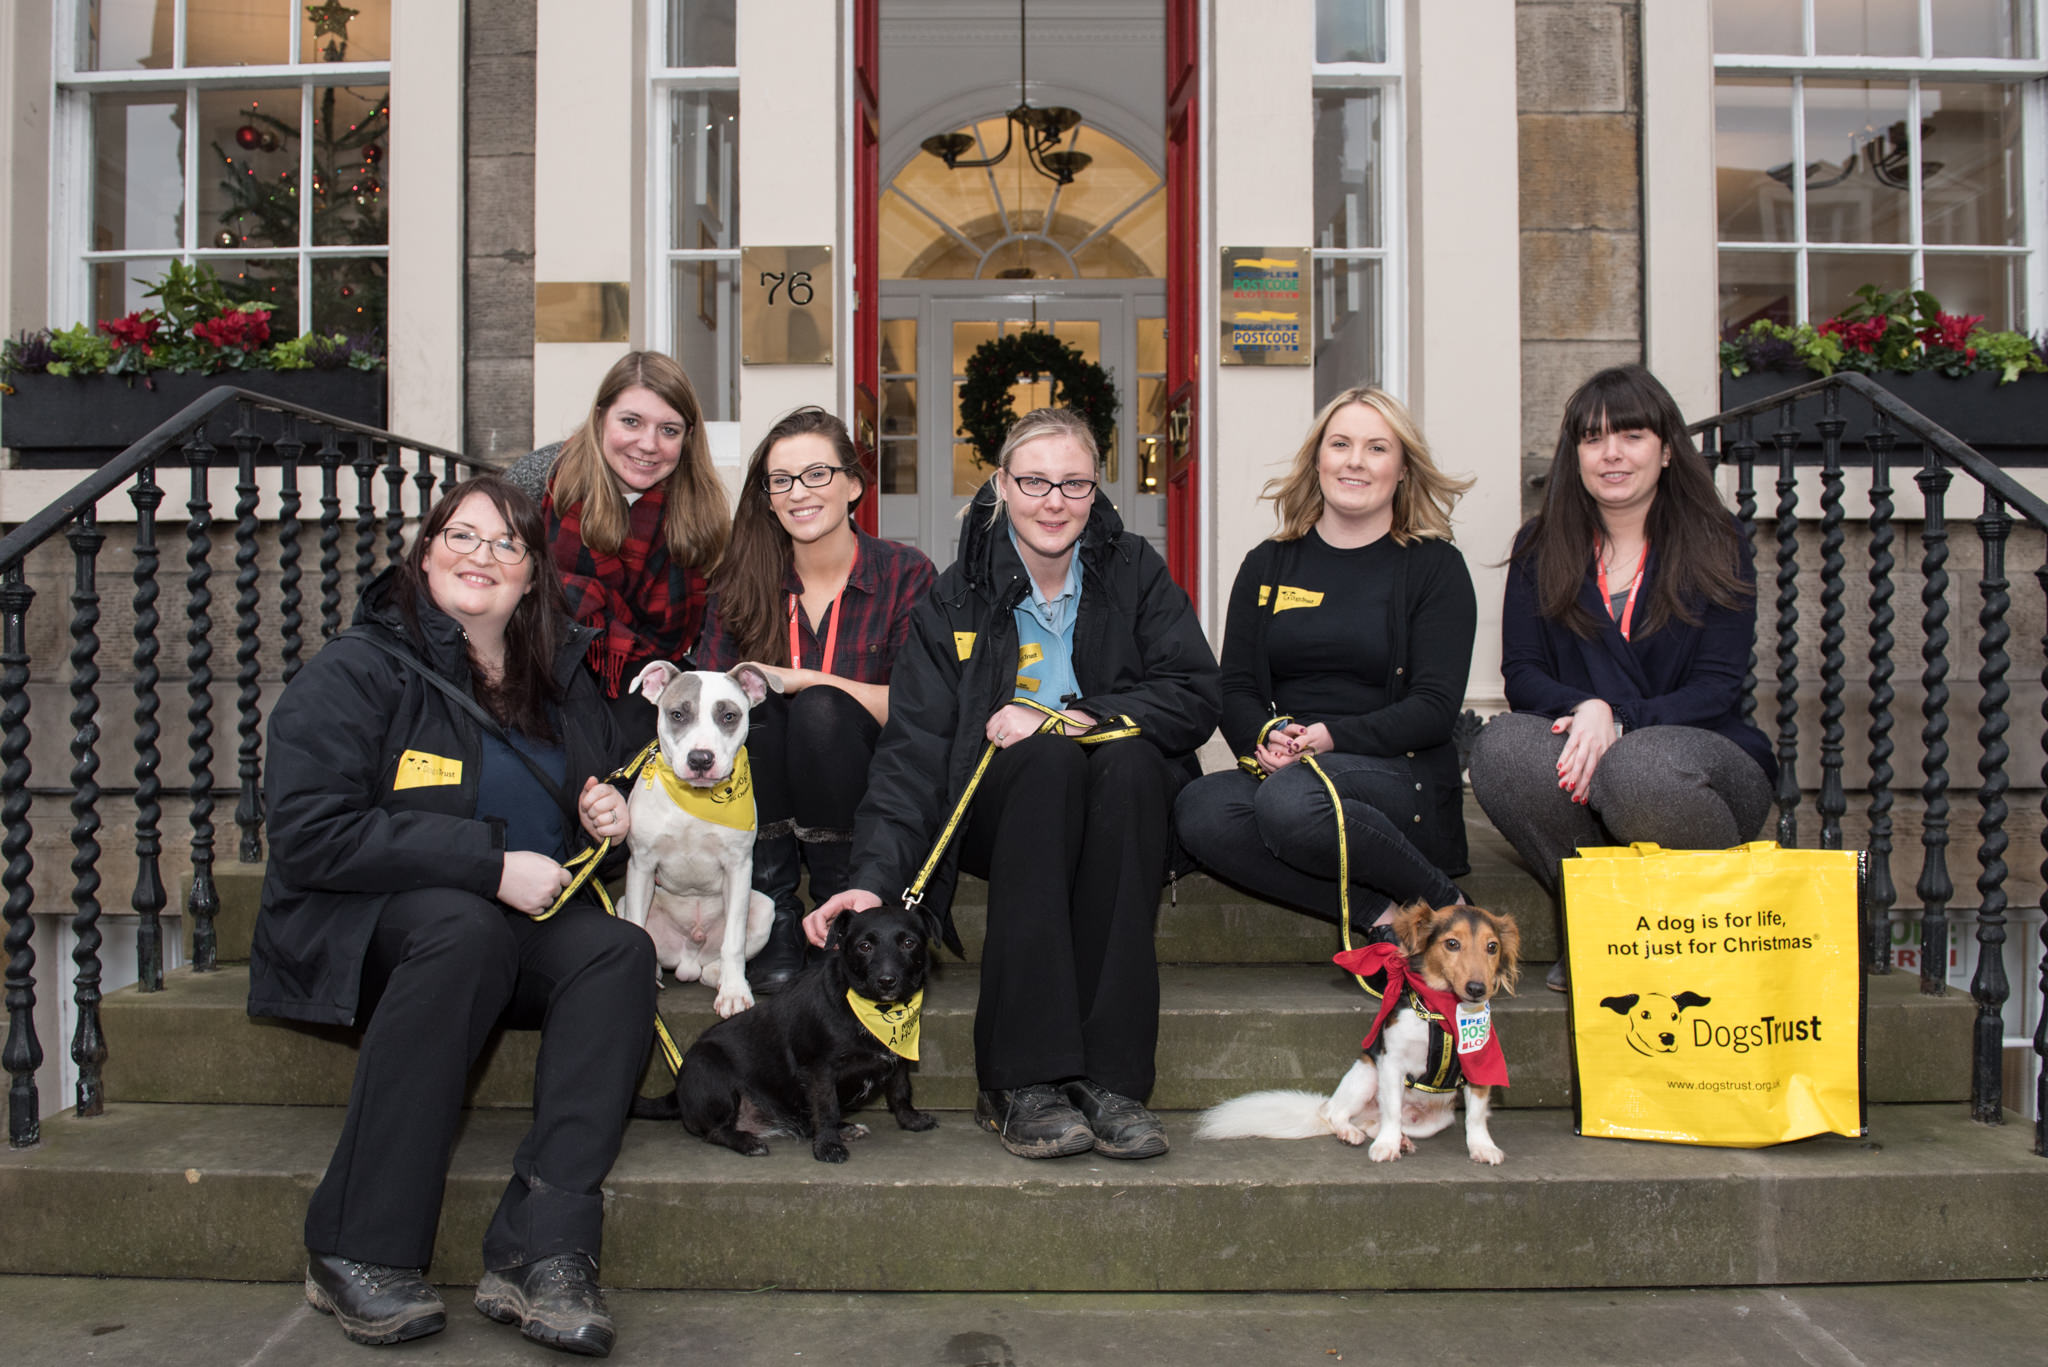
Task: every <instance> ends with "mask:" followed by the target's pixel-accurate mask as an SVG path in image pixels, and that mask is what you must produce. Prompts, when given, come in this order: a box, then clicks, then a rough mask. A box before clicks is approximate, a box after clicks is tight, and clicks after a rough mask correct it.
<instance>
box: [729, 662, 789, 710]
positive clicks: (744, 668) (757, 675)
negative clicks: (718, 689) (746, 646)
mask: <svg viewBox="0 0 2048 1367" xmlns="http://www.w3.org/2000/svg"><path fill="white" fill-rule="evenodd" d="M725 676H726V677H727V678H728V679H731V680H732V681H733V682H734V683H736V684H738V685H739V686H740V691H741V692H743V693H745V694H746V695H747V706H749V707H759V706H760V705H761V704H762V702H763V701H765V700H766V699H767V697H768V695H769V694H770V693H780V692H781V691H782V680H781V678H779V677H778V676H776V675H774V674H770V673H769V672H768V671H767V670H765V669H763V668H761V666H759V665H757V664H743V665H734V666H733V667H732V668H731V669H728V670H726V671H725Z"/></svg>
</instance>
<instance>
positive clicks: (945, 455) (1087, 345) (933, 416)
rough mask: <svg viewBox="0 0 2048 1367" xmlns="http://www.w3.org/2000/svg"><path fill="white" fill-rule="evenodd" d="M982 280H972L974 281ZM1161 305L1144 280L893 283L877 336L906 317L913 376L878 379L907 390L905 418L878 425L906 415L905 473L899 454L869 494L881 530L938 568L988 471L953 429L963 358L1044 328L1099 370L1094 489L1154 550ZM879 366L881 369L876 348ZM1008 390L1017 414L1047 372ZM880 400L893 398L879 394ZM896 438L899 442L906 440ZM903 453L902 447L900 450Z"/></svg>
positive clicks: (1159, 522) (1040, 396)
mask: <svg viewBox="0 0 2048 1367" xmlns="http://www.w3.org/2000/svg"><path fill="white" fill-rule="evenodd" d="M964 283H965V282H962V284H964ZM1034 283H1035V284H1037V283H1039V282H1034ZM968 288H969V289H974V288H975V287H973V286H969V287H968ZM988 288H989V287H988V285H987V284H986V283H983V284H980V285H979V287H978V291H986V290H987V289H988ZM1041 288H1042V286H1041ZM1164 315H1165V294H1164V292H1163V290H1162V289H1161V288H1160V287H1159V285H1158V282H1153V281H1130V282H1124V281H1105V282H1100V284H1099V285H1098V284H1097V282H1092V281H1091V282H1086V286H1085V287H1084V289H1080V290H1077V289H1072V288H1069V289H1057V288H1056V289H1054V290H1052V291H1047V292H1043V293H1041V292H1038V291H1037V290H1034V291H1033V292H1032V293H1030V294H1024V293H1010V292H1006V293H1003V294H988V293H979V292H978V293H977V294H975V295H967V294H965V293H963V292H962V290H961V285H955V284H952V283H951V282H947V283H946V284H939V283H937V282H933V283H932V284H927V285H923V286H922V287H919V286H917V285H911V286H910V287H909V288H906V289H904V290H903V291H902V292H901V293H898V292H897V291H896V290H895V289H890V290H888V291H887V292H885V295H884V318H885V322H884V324H883V328H884V333H885V335H888V334H889V333H890V331H891V322H890V321H888V320H901V321H897V322H895V327H896V328H897V329H899V330H900V331H898V332H897V333H896V334H895V335H898V336H901V335H902V334H903V333H906V332H909V331H910V329H909V328H906V327H904V326H903V323H904V322H907V321H909V320H910V319H911V318H913V317H914V318H915V319H916V327H915V338H916V356H917V370H916V383H915V385H914V387H913V386H909V385H903V384H901V383H900V382H898V383H896V384H895V385H893V386H892V384H891V381H890V380H889V378H887V377H886V376H885V379H884V388H885V389H892V388H893V389H894V390H895V391H899V392H902V393H904V394H905V395H909V394H914V396H915V397H914V400H913V401H914V403H915V408H916V413H915V418H914V419H913V420H911V421H909V422H898V423H895V424H891V423H889V422H887V421H886V420H885V431H886V430H894V431H897V432H902V429H903V427H906V426H913V425H914V427H915V450H916V453H917V454H916V461H917V468H916V472H915V478H914V479H905V478H903V475H904V474H905V473H908V472H905V471H903V470H902V469H901V464H903V463H907V462H900V461H899V463H898V464H897V466H896V467H895V473H894V476H893V478H891V477H888V473H887V472H885V478H884V481H883V488H882V490H881V491H880V495H879V496H880V498H881V507H880V510H879V511H880V525H881V532H882V535H884V536H888V537H892V538H895V539H898V540H903V541H910V542H914V543H915V544H916V545H917V546H918V547H920V548H921V549H922V550H923V551H924V552H925V553H926V554H927V555H929V556H930V557H931V558H932V560H933V561H934V562H935V563H936V564H938V565H940V566H941V567H943V566H945V565H947V564H949V563H951V561H952V560H953V557H954V552H955V550H956V548H957V545H958V540H959V534H960V523H959V515H960V510H961V509H962V508H964V507H965V506H966V505H967V502H968V500H969V499H971V498H973V496H974V493H975V491H976V490H977V489H978V488H980V487H981V485H982V483H983V482H984V481H985V480H986V479H987V478H988V477H989V475H990V474H991V473H993V469H992V467H990V466H987V465H983V464H981V463H980V461H979V460H977V458H976V452H975V449H974V447H973V445H972V444H971V443H969V442H968V441H967V439H966V438H964V437H962V436H961V435H960V434H959V426H960V387H961V385H962V384H963V383H964V382H965V380H966V375H967V364H968V360H969V358H970V357H972V356H973V355H974V352H975V349H976V348H977V347H979V346H981V345H982V344H983V343H985V342H990V341H993V340H995V339H997V338H998V337H1004V336H1011V335H1014V334H1016V333H1019V332H1023V331H1026V330H1029V329H1034V328H1035V329H1037V330H1039V331H1043V332H1050V333H1052V334H1053V335H1054V336H1055V337H1057V338H1059V339H1060V340H1061V341H1063V342H1066V343H1068V344H1069V345H1071V346H1072V347H1074V349H1075V350H1077V351H1079V352H1080V353H1081V355H1082V356H1083V357H1084V358H1086V359H1087V360H1089V361H1092V362H1094V363H1096V364H1098V365H1100V366H1102V367H1103V369H1104V370H1106V371H1108V372H1109V376H1110V379H1111V381H1112V382H1113V383H1114V384H1115V386H1116V391H1117V398H1118V404H1117V418H1116V433H1115V437H1114V439H1113V440H1112V442H1111V443H1110V449H1109V450H1108V451H1107V452H1106V453H1105V456H1106V459H1105V462H1104V466H1103V473H1102V495H1101V496H1104V497H1107V498H1109V499H1110V500H1111V501H1112V502H1113V503H1114V504H1115V506H1116V509H1117V512H1118V514H1119V515H1120V516H1121V517H1122V518H1123V521H1124V525H1125V526H1127V527H1129V528H1130V529H1131V530H1133V531H1136V532H1138V533H1139V534H1141V535H1143V536H1145V537H1146V538H1147V539H1148V540H1150V541H1151V542H1152V543H1153V545H1154V546H1156V547H1157V548H1158V549H1159V551H1160V553H1161V554H1164V553H1165V549H1166V499H1165V496H1164V490H1165V483H1164V475H1165V470H1164V456H1165V450H1166V447H1165V442H1164V435H1165V420H1166V414H1165V387H1166V385H1165V370H1166V361H1165V351H1166V348H1165V317H1164ZM904 340H905V341H908V340H909V338H908V337H904ZM884 349H885V351H887V349H888V348H887V347H886V346H885V348H884ZM906 350H907V348H906ZM906 359H907V358H906ZM896 364H901V361H898V362H896ZM883 368H884V370H885V371H887V370H889V369H890V368H891V364H890V361H889V359H888V357H887V356H885V357H884V367H883ZM898 373H899V374H900V372H898ZM902 378H904V379H908V378H909V377H908V376H903V377H902ZM1011 393H1012V398H1011V404H1012V407H1013V408H1014V409H1015V411H1016V412H1017V413H1018V414H1020V415H1021V414H1023V413H1026V412H1029V411H1030V410H1031V409H1033V408H1040V407H1043V406H1044V405H1046V404H1047V403H1049V402H1051V382H1050V381H1049V380H1048V379H1045V378H1040V379H1039V380H1038V381H1036V382H1035V383H1019V384H1017V385H1016V386H1015V387H1014V388H1013V390H1012V391H1011ZM884 403H885V407H893V406H895V401H894V400H892V399H891V398H888V397H885V400H884ZM905 416H906V417H907V416H908V415H905ZM904 435H905V436H908V435H909V434H908V433H905V434H904ZM901 445H902V446H903V447H904V448H908V447H910V445H911V443H910V442H908V441H903V442H902V443H901ZM908 454H909V450H908V449H904V450H903V451H902V455H905V456H907V455H908ZM905 485H913V486H914V487H913V488H910V489H906V488H905V487H904V486H905Z"/></svg>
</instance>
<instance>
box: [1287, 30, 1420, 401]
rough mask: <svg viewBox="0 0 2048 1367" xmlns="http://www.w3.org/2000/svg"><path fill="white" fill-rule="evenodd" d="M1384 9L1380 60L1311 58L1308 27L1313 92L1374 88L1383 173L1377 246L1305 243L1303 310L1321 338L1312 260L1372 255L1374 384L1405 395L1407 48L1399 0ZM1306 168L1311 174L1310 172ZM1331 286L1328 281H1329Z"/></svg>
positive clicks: (1318, 285) (1321, 310) (1319, 287)
mask: <svg viewBox="0 0 2048 1367" xmlns="http://www.w3.org/2000/svg"><path fill="white" fill-rule="evenodd" d="M1378 3H1379V4H1380V5H1381V6H1382V7H1383V8H1384V10H1385V22H1386V42H1387V49H1386V51H1387V59H1386V60H1385V61H1383V62H1319V61H1316V60H1315V27H1314V25H1313V24H1311V25H1310V26H1309V67H1310V72H1311V84H1312V85H1313V87H1314V94H1315V95H1316V96H1321V95H1324V94H1345V93H1350V92H1356V91H1365V90H1377V91H1379V92H1380V131H1381V151H1380V165H1381V167H1382V168H1384V175H1385V179H1384V181H1383V182H1382V184H1381V187H1380V215H1381V222H1380V224H1379V232H1378V238H1379V242H1380V245H1379V246H1377V247H1334V246H1333V247H1326V246H1323V245H1322V244H1320V243H1311V244H1310V246H1309V256H1310V258H1311V261H1310V265H1311V277H1312V288H1313V289H1314V291H1315V296H1314V303H1313V304H1312V305H1311V308H1310V318H1311V322H1312V323H1313V325H1314V327H1315V334H1316V338H1315V340H1316V344H1317V345H1320V344H1321V343H1322V341H1323V329H1324V318H1325V317H1326V316H1327V310H1326V309H1325V306H1324V300H1323V293H1324V286H1323V284H1322V282H1321V281H1320V280H1315V279H1314V278H1313V277H1314V274H1315V272H1314V263H1316V262H1320V261H1376V262H1378V263H1379V267H1380V270H1379V274H1380V317H1379V321H1378V324H1377V326H1378V329H1379V336H1378V339H1377V343H1376V345H1377V348H1378V351H1379V354H1380V357H1381V373H1380V376H1379V385H1380V387H1381V388H1382V389H1384V390H1386V391H1387V392H1388V393H1390V394H1394V395H1398V396H1402V397H1405V396H1406V395H1407V392H1408V348H1407V346H1406V339H1407V335H1408V239H1407V228H1408V213H1407V204H1408V194H1407V183H1406V182H1407V177H1406V166H1407V146H1408V133H1407V123H1406V117H1407V108H1406V85H1405V81H1404V77H1405V75H1406V72H1405V70H1404V62H1403V57H1404V55H1405V53H1406V51H1407V41H1408V39H1407V27H1406V26H1407V8H1408V7H1407V5H1406V4H1405V3H1404V2H1403V0H1378ZM1311 174H1313V173H1311ZM1330 288H1331V289H1332V290H1334V289H1335V281H1334V280H1333V281H1331V282H1330Z"/></svg>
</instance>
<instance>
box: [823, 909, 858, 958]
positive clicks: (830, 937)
mask: <svg viewBox="0 0 2048 1367" xmlns="http://www.w3.org/2000/svg"><path fill="white" fill-rule="evenodd" d="M858 915H860V913H859V912H857V911H842V912H840V913H839V914H838V915H837V916H834V917H833V918H832V925H831V928H830V929H828V930H827V931H826V932H825V952H826V953H827V954H837V953H838V952H839V946H840V945H842V944H844V943H845V942H846V937H847V936H848V935H851V934H852V933H853V918H854V917H856V916H858Z"/></svg>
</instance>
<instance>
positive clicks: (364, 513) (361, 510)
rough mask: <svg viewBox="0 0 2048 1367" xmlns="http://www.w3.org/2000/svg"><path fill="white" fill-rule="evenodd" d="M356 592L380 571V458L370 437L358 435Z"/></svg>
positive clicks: (355, 462) (356, 463)
mask: <svg viewBox="0 0 2048 1367" xmlns="http://www.w3.org/2000/svg"><path fill="white" fill-rule="evenodd" d="M349 464H350V465H351V466H352V467H354V469H355V472H356V592H357V593H361V592H362V591H363V585H365V584H367V583H369V582H370V576H371V575H372V574H375V573H376V571H377V486H376V478H377V457H376V456H375V455H374V454H373V453H372V452H371V450H370V439H369V438H368V437H358V438H356V457H355V459H354V460H352V461H350V462H349Z"/></svg>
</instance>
